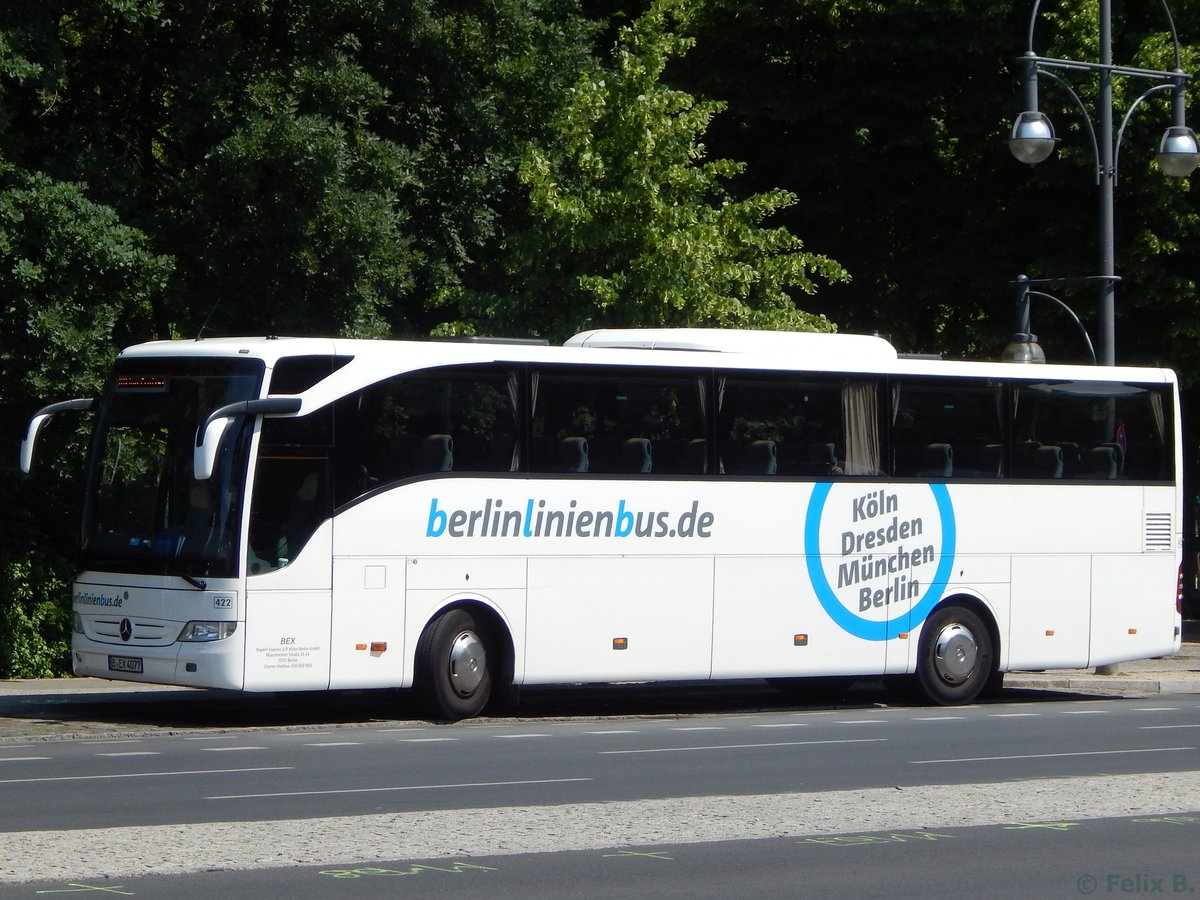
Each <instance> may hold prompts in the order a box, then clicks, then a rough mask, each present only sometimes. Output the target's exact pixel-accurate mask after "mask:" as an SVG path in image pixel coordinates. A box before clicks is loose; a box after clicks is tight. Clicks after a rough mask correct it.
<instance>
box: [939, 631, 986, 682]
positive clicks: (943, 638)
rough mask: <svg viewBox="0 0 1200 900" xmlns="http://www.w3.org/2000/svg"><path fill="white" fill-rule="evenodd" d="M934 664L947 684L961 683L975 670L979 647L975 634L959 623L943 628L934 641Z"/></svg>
mask: <svg viewBox="0 0 1200 900" xmlns="http://www.w3.org/2000/svg"><path fill="white" fill-rule="evenodd" d="M933 652H934V665H935V666H936V667H937V673H938V677H940V678H941V679H942V680H943V681H945V682H946V683H947V684H961V683H962V682H964V681H966V680H967V678H968V677H969V676H970V674H971V673H972V672H974V671H975V663H976V661H977V660H978V658H979V647H978V645H977V644H976V643H975V635H973V634H972V633H971V631H970V629H968V628H964V627H963V626H962V625H960V624H959V623H957V622H955V623H953V624H950V625H947V626H946V627H945V628H943V629H942V630H941V631H940V632H939V633H938V636H937V640H936V641H935V642H934V651H933Z"/></svg>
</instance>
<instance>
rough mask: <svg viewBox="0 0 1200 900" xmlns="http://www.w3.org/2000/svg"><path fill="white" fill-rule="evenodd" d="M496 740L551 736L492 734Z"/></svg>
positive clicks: (547, 735)
mask: <svg viewBox="0 0 1200 900" xmlns="http://www.w3.org/2000/svg"><path fill="white" fill-rule="evenodd" d="M492 737H494V738H495V739H496V740H504V741H523V740H526V739H528V738H547V737H553V735H551V734H493V735H492Z"/></svg>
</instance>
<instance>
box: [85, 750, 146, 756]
mask: <svg viewBox="0 0 1200 900" xmlns="http://www.w3.org/2000/svg"><path fill="white" fill-rule="evenodd" d="M96 755H97V756H162V754H161V753H159V752H158V751H157V750H125V751H121V752H117V751H113V752H112V753H97V754H96Z"/></svg>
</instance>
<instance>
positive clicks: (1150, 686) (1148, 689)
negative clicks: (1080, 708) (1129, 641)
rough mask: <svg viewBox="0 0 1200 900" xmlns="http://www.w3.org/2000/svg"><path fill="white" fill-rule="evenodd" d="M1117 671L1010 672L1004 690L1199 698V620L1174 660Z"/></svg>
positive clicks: (1188, 627) (1186, 628)
mask: <svg viewBox="0 0 1200 900" xmlns="http://www.w3.org/2000/svg"><path fill="white" fill-rule="evenodd" d="M1116 668H1117V674H1115V675H1097V674H1096V670H1095V669H1046V670H1045V671H1042V672H1009V673H1008V674H1007V675H1005V676H1004V686H1005V687H1006V688H1024V689H1027V690H1039V691H1084V692H1088V693H1096V694H1200V620H1189V621H1185V622H1184V623H1183V646H1181V647H1180V648H1179V652H1178V653H1177V654H1175V655H1174V656H1160V657H1157V658H1155V659H1139V660H1134V661H1133V662H1123V663H1119V664H1118V665H1117V667H1116Z"/></svg>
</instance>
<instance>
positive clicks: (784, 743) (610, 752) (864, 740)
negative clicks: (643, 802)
mask: <svg viewBox="0 0 1200 900" xmlns="http://www.w3.org/2000/svg"><path fill="white" fill-rule="evenodd" d="M885 740H886V738H847V739H845V740H829V741H772V742H770V743H762V744H714V745H710V746H707V747H649V748H646V749H643V750H599V751H597V752H599V753H600V754H601V755H602V756H622V755H630V754H634V753H692V752H695V751H697V750H754V749H755V748H758V747H813V746H816V745H818V744H878V743H882V742H884V741H885Z"/></svg>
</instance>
